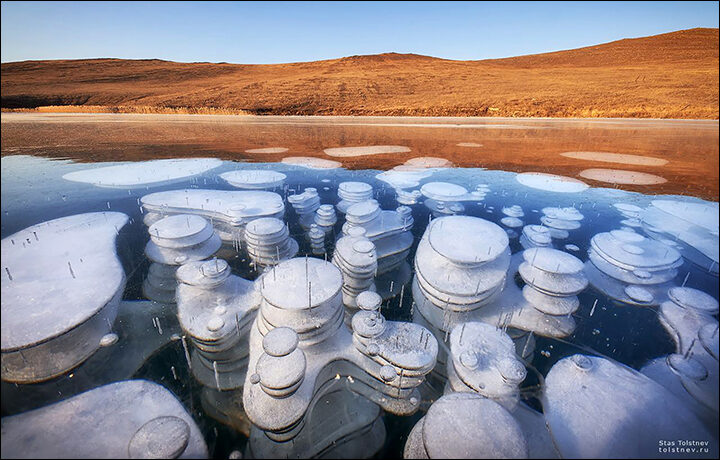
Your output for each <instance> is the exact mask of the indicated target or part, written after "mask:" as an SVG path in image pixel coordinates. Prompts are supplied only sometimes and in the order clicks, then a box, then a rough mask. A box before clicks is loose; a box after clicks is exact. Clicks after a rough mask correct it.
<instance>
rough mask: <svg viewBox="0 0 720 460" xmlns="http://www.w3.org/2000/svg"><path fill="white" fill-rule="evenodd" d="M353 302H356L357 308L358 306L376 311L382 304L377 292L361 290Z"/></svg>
mask: <svg viewBox="0 0 720 460" xmlns="http://www.w3.org/2000/svg"><path fill="white" fill-rule="evenodd" d="M355 302H356V303H357V306H358V308H360V309H361V310H366V311H376V310H379V309H380V304H382V297H380V294H378V293H377V292H373V291H363V292H361V293H360V294H358V296H357V298H356V299H355Z"/></svg>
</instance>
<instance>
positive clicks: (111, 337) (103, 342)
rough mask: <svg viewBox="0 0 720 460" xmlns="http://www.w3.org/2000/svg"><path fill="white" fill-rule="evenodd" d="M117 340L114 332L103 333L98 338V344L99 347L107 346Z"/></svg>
mask: <svg viewBox="0 0 720 460" xmlns="http://www.w3.org/2000/svg"><path fill="white" fill-rule="evenodd" d="M117 341H118V335H117V334H115V333H114V332H111V333H109V334H105V335H104V336H102V338H101V339H100V346H101V347H109V346H110V345H114V344H115V343H117Z"/></svg>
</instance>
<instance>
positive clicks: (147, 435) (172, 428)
mask: <svg viewBox="0 0 720 460" xmlns="http://www.w3.org/2000/svg"><path fill="white" fill-rule="evenodd" d="M189 440H190V426H189V425H188V424H187V422H186V421H185V420H183V419H181V418H179V417H174V416H162V417H156V418H154V419H152V420H150V421H149V422H147V423H145V424H144V425H143V426H141V427H140V428H139V429H138V430H137V431H136V432H135V434H134V435H133V437H132V439H130V442H129V444H128V456H129V457H130V458H177V457H179V456H180V454H182V453H183V451H184V450H185V448H186V447H187V445H188V441H189Z"/></svg>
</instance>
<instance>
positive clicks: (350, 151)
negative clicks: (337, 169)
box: [323, 145, 410, 157]
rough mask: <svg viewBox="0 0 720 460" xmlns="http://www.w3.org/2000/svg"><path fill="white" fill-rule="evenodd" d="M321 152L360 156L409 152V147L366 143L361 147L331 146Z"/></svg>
mask: <svg viewBox="0 0 720 460" xmlns="http://www.w3.org/2000/svg"><path fill="white" fill-rule="evenodd" d="M323 152H325V155H329V156H331V157H361V156H366V155H380V154H384V153H407V152H410V148H409V147H404V146H401V145H366V146H361V147H333V148H329V149H325V150H323Z"/></svg>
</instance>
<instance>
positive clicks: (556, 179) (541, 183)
mask: <svg viewBox="0 0 720 460" xmlns="http://www.w3.org/2000/svg"><path fill="white" fill-rule="evenodd" d="M515 179H516V180H517V181H518V182H520V183H521V184H522V185H524V186H526V187H530V188H534V189H538V190H544V191H547V192H557V193H579V192H582V191H585V190H586V189H588V188H589V186H588V185H587V184H586V183H585V182H583V181H580V180H577V179H573V178H571V177H565V176H558V175H555V174H545V173H539V172H526V173H520V174H518V175H516V176H515Z"/></svg>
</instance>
